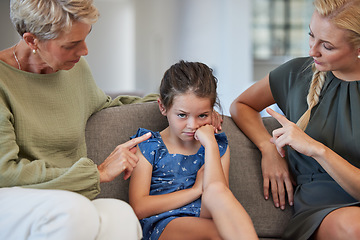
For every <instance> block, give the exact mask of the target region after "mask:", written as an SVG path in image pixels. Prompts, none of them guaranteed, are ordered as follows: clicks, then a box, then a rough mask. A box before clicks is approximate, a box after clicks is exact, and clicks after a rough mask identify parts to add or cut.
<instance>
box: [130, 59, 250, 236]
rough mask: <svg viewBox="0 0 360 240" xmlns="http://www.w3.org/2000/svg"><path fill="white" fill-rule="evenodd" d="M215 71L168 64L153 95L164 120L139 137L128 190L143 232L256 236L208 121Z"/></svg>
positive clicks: (221, 140) (219, 137)
mask: <svg viewBox="0 0 360 240" xmlns="http://www.w3.org/2000/svg"><path fill="white" fill-rule="evenodd" d="M216 87H217V79H216V78H215V77H214V76H213V74H212V70H211V69H210V68H209V67H208V66H206V65H205V64H202V63H196V62H184V61H180V62H179V63H177V64H175V65H173V66H172V67H171V68H170V69H169V70H167V71H166V72H165V74H164V77H163V79H162V82H161V85H160V98H159V100H158V103H159V108H160V111H161V113H162V114H163V115H164V116H166V117H167V119H168V122H169V126H168V127H167V128H166V129H164V130H163V131H161V132H151V131H149V130H146V129H139V130H138V132H137V134H136V135H135V137H137V136H142V135H143V134H146V133H148V132H151V133H152V137H151V138H150V139H149V140H148V141H145V142H143V143H141V144H139V145H138V148H139V151H137V153H136V154H137V155H138V157H139V162H138V164H137V167H136V168H135V169H134V171H133V174H132V177H131V180H130V190H129V200H130V205H131V206H132V207H133V209H134V211H135V213H136V215H137V216H138V218H139V219H141V221H140V222H141V224H142V227H143V234H144V239H169V238H171V239H257V235H256V232H255V229H254V227H253V225H252V222H251V219H250V217H249V216H248V214H247V213H246V211H245V210H244V208H243V207H242V206H241V204H240V203H239V202H238V201H237V200H236V198H235V197H234V195H233V194H232V193H231V191H230V190H229V184H228V180H229V178H228V174H229V165H230V153H229V147H228V143H227V138H226V136H225V134H224V133H221V134H214V132H215V130H214V127H213V126H211V115H212V112H213V107H214V105H215V104H216V103H217V93H216Z"/></svg>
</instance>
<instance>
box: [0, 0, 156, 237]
mask: <svg viewBox="0 0 360 240" xmlns="http://www.w3.org/2000/svg"><path fill="white" fill-rule="evenodd" d="M10 8H11V10H10V16H11V20H12V22H13V24H14V26H15V28H16V30H17V31H18V32H19V34H20V36H21V39H20V41H19V42H18V43H17V44H16V45H14V46H13V47H11V48H9V49H5V50H3V51H1V52H0V146H1V147H0V187H1V188H0V212H1V215H0V239H30V238H31V239H37V238H42V239H67V240H69V239H76V240H79V239H86V240H89V239H115V238H122V239H140V238H141V228H140V225H139V222H138V220H137V218H136V216H135V214H134V212H133V211H132V209H131V207H130V206H129V205H128V204H127V203H124V202H122V201H120V200H115V199H97V200H94V201H91V200H92V199H94V198H95V196H96V195H97V194H99V192H100V187H99V185H100V183H101V182H107V181H111V180H113V179H114V178H115V177H116V176H118V175H119V174H120V173H122V172H124V178H125V179H126V178H128V177H129V176H130V174H131V172H132V170H133V168H134V167H135V166H136V163H137V161H138V159H137V157H136V156H135V154H134V153H135V151H136V150H135V148H133V147H134V146H135V145H136V144H138V143H139V142H141V141H143V140H145V139H147V138H148V137H149V136H144V137H142V138H137V139H135V140H132V141H129V142H126V143H124V144H122V145H120V147H117V148H116V149H115V150H114V151H113V152H112V153H111V154H110V156H109V157H108V158H107V159H105V161H104V162H103V163H102V164H100V165H99V166H96V165H95V164H94V162H93V161H92V160H91V159H88V158H87V157H86V145H85V126H86V122H87V120H88V118H89V117H90V116H91V115H92V114H93V113H95V112H97V111H99V110H101V109H104V108H107V107H111V106H116V105H122V104H128V103H135V102H142V101H148V100H149V101H150V100H155V99H156V96H147V97H145V98H144V99H140V98H137V97H118V98H116V99H114V100H111V98H110V97H107V96H106V95H105V94H104V93H103V91H101V90H100V89H99V88H98V87H97V86H96V84H95V82H94V79H93V77H92V75H91V72H90V70H89V67H88V65H87V63H86V61H85V59H84V58H82V56H85V55H87V53H88V49H87V47H86V43H85V39H86V37H87V35H88V34H89V33H90V31H91V28H92V24H94V23H95V22H96V21H97V18H98V11H97V9H96V8H95V7H94V5H93V3H92V1H91V0H61V1H60V0H11V1H10ZM50 189H51V190H50ZM65 190H66V191H65Z"/></svg>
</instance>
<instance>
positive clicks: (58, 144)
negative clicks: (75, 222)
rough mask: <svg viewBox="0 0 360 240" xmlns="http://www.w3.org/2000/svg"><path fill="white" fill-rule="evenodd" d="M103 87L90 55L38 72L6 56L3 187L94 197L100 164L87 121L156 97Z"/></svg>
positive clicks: (0, 107)
mask: <svg viewBox="0 0 360 240" xmlns="http://www.w3.org/2000/svg"><path fill="white" fill-rule="evenodd" d="M156 98H157V95H148V96H146V97H145V98H140V97H129V96H119V97H117V98H115V99H114V100H112V99H111V98H110V97H108V96H106V95H105V94H104V92H103V91H102V90H101V89H100V88H98V87H97V85H96V84H95V81H94V79H93V77H92V75H91V72H90V69H89V66H88V64H87V62H86V61H85V59H84V58H82V59H81V60H80V62H79V63H77V64H76V65H75V66H74V67H73V68H72V69H71V70H69V71H58V72H56V73H53V74H34V73H28V72H24V71H20V70H18V69H16V68H13V67H11V66H9V65H7V64H6V63H4V62H2V61H0V187H12V186H21V187H27V188H39V189H63V190H69V191H73V192H77V193H80V194H82V195H84V196H86V197H88V198H89V199H93V198H94V197H95V196H96V195H97V194H99V192H100V179H99V173H98V170H97V166H96V165H95V164H94V162H93V161H92V160H91V159H88V158H87V157H86V156H87V153H86V143H85V127H86V123H87V120H88V118H89V117H90V116H91V115H92V114H93V113H95V112H97V111H99V110H101V109H104V108H107V107H112V106H119V105H123V104H130V103H138V102H145V101H154V100H156Z"/></svg>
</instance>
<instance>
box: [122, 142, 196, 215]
mask: <svg viewBox="0 0 360 240" xmlns="http://www.w3.org/2000/svg"><path fill="white" fill-rule="evenodd" d="M136 155H137V156H138V157H139V162H138V163H137V166H136V168H135V169H134V170H133V172H132V175H131V178H130V186H129V203H130V205H131V206H132V208H133V209H134V211H135V214H136V215H137V217H138V218H139V219H143V218H146V217H149V216H153V215H156V214H159V213H162V212H165V211H169V210H172V209H176V208H179V207H182V206H184V205H186V204H188V203H190V202H193V201H194V200H196V199H198V198H199V197H200V196H201V194H202V184H195V185H194V186H193V187H192V188H189V189H184V190H180V191H176V192H172V193H167V194H163V195H149V193H150V185H151V175H152V165H151V164H150V163H149V162H148V161H147V160H146V159H145V157H144V156H143V155H142V153H141V151H140V149H139V148H138V149H137V151H136ZM197 182H198V181H197ZM198 183H199V182H198Z"/></svg>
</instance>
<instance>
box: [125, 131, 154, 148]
mask: <svg viewBox="0 0 360 240" xmlns="http://www.w3.org/2000/svg"><path fill="white" fill-rule="evenodd" d="M150 137H151V132H148V133H146V134H144V135H142V136H140V137H137V138H133V139H131V140H129V141H127V142H126V143H123V144H122V146H123V147H126V148H128V149H131V148H133V147H135V146H136V145H138V144H139V143H141V142H143V141H145V140H147V139H149V138H150Z"/></svg>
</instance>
